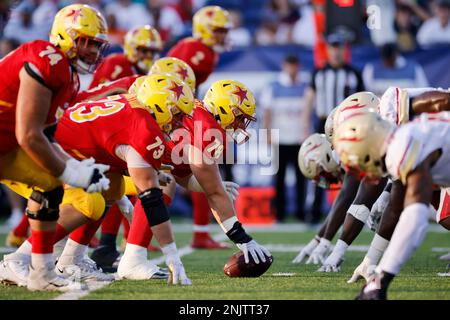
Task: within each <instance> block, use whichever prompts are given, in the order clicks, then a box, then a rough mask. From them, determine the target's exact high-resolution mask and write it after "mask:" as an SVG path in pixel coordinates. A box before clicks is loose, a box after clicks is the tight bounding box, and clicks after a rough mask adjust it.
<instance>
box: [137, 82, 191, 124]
mask: <svg viewBox="0 0 450 320" xmlns="http://www.w3.org/2000/svg"><path fill="white" fill-rule="evenodd" d="M136 97H137V99H138V101H139V102H140V103H141V104H143V105H144V106H146V107H147V108H149V111H150V112H151V113H152V114H153V116H154V117H155V119H156V122H157V123H158V125H159V127H160V128H161V130H162V131H164V132H165V133H170V132H172V131H173V130H174V129H176V128H177V127H180V126H181V125H182V121H183V117H184V116H185V115H191V114H192V109H193V108H194V95H193V94H192V90H191V89H190V88H189V86H188V85H187V84H186V83H184V82H183V81H181V80H180V79H178V78H177V77H175V76H173V75H170V74H168V73H162V74H152V75H149V76H146V77H145V79H144V80H143V81H142V84H141V85H140V86H139V89H138V91H137V95H136Z"/></svg>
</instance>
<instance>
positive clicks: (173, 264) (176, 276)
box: [161, 242, 192, 286]
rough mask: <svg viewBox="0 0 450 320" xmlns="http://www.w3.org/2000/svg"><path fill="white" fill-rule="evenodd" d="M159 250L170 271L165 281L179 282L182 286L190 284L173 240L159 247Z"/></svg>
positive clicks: (170, 282)
mask: <svg viewBox="0 0 450 320" xmlns="http://www.w3.org/2000/svg"><path fill="white" fill-rule="evenodd" d="M161 251H162V252H163V254H164V258H165V261H166V265H167V267H168V268H169V273H170V274H169V279H168V280H167V283H168V284H181V285H184V286H189V285H191V284H192V282H191V280H190V279H189V278H188V277H187V275H186V271H185V270H184V266H183V263H182V262H181V259H180V255H179V254H178V250H177V246H176V244H175V242H172V243H171V244H168V245H166V246H164V247H161Z"/></svg>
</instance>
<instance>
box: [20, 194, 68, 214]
mask: <svg viewBox="0 0 450 320" xmlns="http://www.w3.org/2000/svg"><path fill="white" fill-rule="evenodd" d="M63 196H64V189H63V187H62V186H59V187H57V188H55V189H53V190H51V191H47V192H39V191H36V190H33V192H32V193H31V196H30V199H31V200H33V201H35V202H37V203H39V204H40V205H41V207H40V208H39V210H38V211H30V210H28V209H27V210H26V211H25V212H26V215H27V217H28V218H30V219H33V220H39V221H56V220H58V218H59V205H60V204H61V202H62V198H63Z"/></svg>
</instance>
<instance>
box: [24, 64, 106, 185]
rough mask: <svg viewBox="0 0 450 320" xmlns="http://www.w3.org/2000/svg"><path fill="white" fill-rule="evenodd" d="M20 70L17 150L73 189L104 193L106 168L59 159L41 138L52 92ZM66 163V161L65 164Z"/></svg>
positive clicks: (73, 160)
mask: <svg viewBox="0 0 450 320" xmlns="http://www.w3.org/2000/svg"><path fill="white" fill-rule="evenodd" d="M28 66H29V67H28V69H29V70H26V68H25V67H24V68H22V70H21V71H20V73H19V77H20V87H19V93H18V97H17V110H16V138H17V142H18V143H19V145H20V147H21V148H22V149H23V150H24V151H25V152H26V153H27V154H28V155H29V156H30V158H32V159H33V160H34V161H35V162H36V163H37V164H38V165H39V166H40V167H42V168H43V169H45V170H46V171H48V172H49V173H51V174H52V175H53V176H55V177H58V178H59V179H60V180H61V181H63V182H65V183H67V184H70V185H72V186H74V187H81V188H84V189H86V190H87V191H88V192H100V191H102V190H105V189H108V187H109V180H108V179H107V178H105V177H104V175H103V172H105V171H107V170H108V169H109V166H104V165H100V164H95V160H94V159H87V160H84V161H81V162H80V161H77V160H75V159H72V158H70V159H66V158H62V157H61V156H60V155H59V154H58V152H57V151H56V150H55V149H54V147H53V146H52V144H51V142H50V140H49V139H48V138H47V137H46V136H45V134H44V129H45V122H46V119H47V117H48V112H49V110H50V106H51V100H52V92H51V90H50V89H48V88H47V87H45V86H44V85H43V84H41V83H40V82H39V81H38V80H37V79H36V78H35V77H39V76H38V75H37V74H34V77H33V76H32V75H31V74H30V73H32V72H33V71H32V70H31V69H30V68H31V66H30V65H28ZM66 160H67V161H66Z"/></svg>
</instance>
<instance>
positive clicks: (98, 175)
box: [91, 168, 103, 184]
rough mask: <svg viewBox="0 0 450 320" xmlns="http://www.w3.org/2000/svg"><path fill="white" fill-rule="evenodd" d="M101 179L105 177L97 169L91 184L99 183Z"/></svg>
mask: <svg viewBox="0 0 450 320" xmlns="http://www.w3.org/2000/svg"><path fill="white" fill-rule="evenodd" d="M101 178H103V175H102V174H101V173H100V170H98V169H97V168H95V169H94V173H93V174H92V178H91V184H93V183H97V182H99V181H100V179H101Z"/></svg>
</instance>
